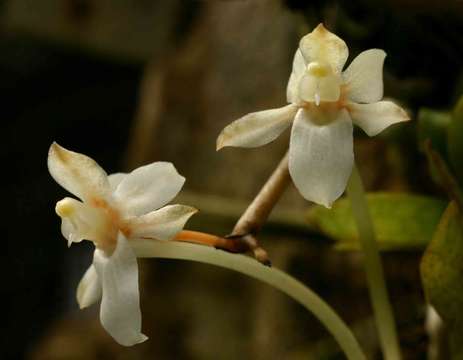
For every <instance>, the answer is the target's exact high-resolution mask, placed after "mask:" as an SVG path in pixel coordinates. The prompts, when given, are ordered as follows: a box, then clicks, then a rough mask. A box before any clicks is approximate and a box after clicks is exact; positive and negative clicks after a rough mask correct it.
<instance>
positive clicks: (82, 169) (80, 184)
mask: <svg viewBox="0 0 463 360" xmlns="http://www.w3.org/2000/svg"><path fill="white" fill-rule="evenodd" d="M48 170H49V171H50V174H51V176H52V177H53V179H55V181H56V182H57V183H58V184H60V185H61V186H62V187H63V188H65V189H66V190H67V191H69V192H70V193H72V194H74V195H75V196H77V197H79V198H80V199H82V200H89V199H92V198H95V197H100V198H104V197H105V196H106V195H107V194H108V191H109V183H108V178H107V175H106V172H105V171H104V170H103V169H102V168H101V167H100V166H99V165H98V164H97V163H96V162H95V161H94V160H93V159H91V158H89V157H88V156H85V155H83V154H79V153H76V152H73V151H69V150H66V149H65V148H63V147H61V146H59V145H58V144H57V143H53V144H51V146H50V150H49V151H48Z"/></svg>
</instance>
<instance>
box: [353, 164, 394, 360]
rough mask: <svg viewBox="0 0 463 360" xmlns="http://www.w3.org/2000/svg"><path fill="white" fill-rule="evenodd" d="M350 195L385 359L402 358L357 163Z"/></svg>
mask: <svg viewBox="0 0 463 360" xmlns="http://www.w3.org/2000/svg"><path fill="white" fill-rule="evenodd" d="M347 194H348V196H349V198H350V202H351V206H352V213H353V215H354V219H355V222H356V224H357V229H358V235H359V239H360V243H361V246H362V249H363V252H364V259H365V260H364V261H365V267H366V275H367V280H368V285H369V290H370V299H371V302H372V306H373V311H374V314H375V320H376V327H377V329H378V333H379V339H380V343H381V347H382V351H383V355H384V359H386V360H399V359H400V358H401V355H400V347H399V341H398V337H397V331H396V327H395V321H394V315H393V312H392V306H391V303H390V302H389V297H388V293H387V288H386V282H385V278H384V272H383V267H382V264H381V258H380V255H379V251H378V246H377V244H376V236H375V231H374V227H373V223H372V220H371V217H370V212H369V209H368V204H367V200H366V196H365V191H364V189H363V183H362V179H361V177H360V174H359V172H358V169H357V166H356V165H354V168H353V171H352V175H351V177H350V180H349V184H348V185H347Z"/></svg>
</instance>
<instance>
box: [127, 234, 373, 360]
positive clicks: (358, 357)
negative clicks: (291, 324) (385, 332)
mask: <svg viewBox="0 0 463 360" xmlns="http://www.w3.org/2000/svg"><path fill="white" fill-rule="evenodd" d="M132 244H133V248H134V250H135V252H136V254H137V256H138V257H144V258H166V259H180V260H191V261H197V262H201V263H206V264H212V265H216V266H220V267H224V268H227V269H230V270H234V271H237V272H239V273H242V274H245V275H248V276H250V277H252V278H255V279H257V280H260V281H262V282H264V283H267V284H269V285H271V286H273V287H274V288H276V289H278V290H280V291H282V292H283V293H285V294H287V295H289V296H290V297H291V298H293V299H294V300H295V301H297V302H298V303H300V304H301V305H302V306H304V307H305V308H306V309H307V310H309V311H310V312H312V313H313V315H315V316H316V317H317V318H318V319H319V320H320V322H321V323H322V324H323V325H324V326H325V327H326V328H327V329H328V331H329V332H330V333H331V334H332V335H333V337H334V338H335V339H336V340H337V342H338V343H339V346H340V347H341V349H342V350H343V351H344V353H345V354H346V356H347V358H348V359H350V360H363V359H366V357H365V355H364V353H363V352H362V350H361V348H360V346H359V344H358V342H357V340H356V339H355V337H354V335H353V334H352V332H351V331H350V329H349V328H348V327H347V325H346V324H345V323H344V322H343V321H342V320H341V318H340V317H339V316H338V315H337V314H336V313H335V312H334V311H333V310H332V309H331V307H330V306H329V305H328V304H327V303H325V302H324V301H323V300H322V299H321V298H320V297H319V296H318V295H317V294H315V293H314V292H313V291H312V290H310V289H309V288H308V287H306V286H305V285H303V284H302V283H301V282H299V281H297V280H296V279H294V278H293V277H291V276H290V275H288V274H286V273H284V272H283V271H281V270H278V269H276V268H274V267H272V268H271V267H268V266H263V265H262V264H260V263H259V262H257V261H255V260H254V259H251V258H249V257H247V256H243V255H237V254H230V253H227V252H224V251H220V250H216V249H213V248H210V247H207V246H200V245H195V244H187V243H182V242H177V241H158V240H138V241H136V242H133V243H132Z"/></svg>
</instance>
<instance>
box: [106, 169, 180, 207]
mask: <svg viewBox="0 0 463 360" xmlns="http://www.w3.org/2000/svg"><path fill="white" fill-rule="evenodd" d="M184 183H185V178H184V177H183V176H181V175H179V173H178V172H177V170H176V169H175V167H174V165H172V164H171V163H169V162H161V161H159V162H155V163H152V164H149V165H145V166H142V167H139V168H138V169H135V170H134V171H132V172H131V173H130V174H127V176H126V177H125V178H124V179H123V180H122V181H121V182H120V184H119V185H118V186H117V189H116V191H115V192H114V194H113V196H114V200H115V201H116V203H117V204H118V207H119V208H120V209H122V211H124V212H125V215H126V216H141V215H144V214H147V213H149V212H150V211H152V210H155V209H159V208H160V207H161V206H163V205H165V204H166V203H168V202H169V201H170V200H172V199H173V198H174V197H175V196H176V195H177V194H178V192H179V191H180V189H181V188H182V186H183V184H184Z"/></svg>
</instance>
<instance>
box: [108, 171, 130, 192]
mask: <svg viewBox="0 0 463 360" xmlns="http://www.w3.org/2000/svg"><path fill="white" fill-rule="evenodd" d="M126 176H127V174H126V173H115V174H111V175H109V176H108V181H109V187H110V188H111V191H112V192H114V191H116V189H117V187H118V186H119V184H120V183H121V181H122V180H123V179H124V178H125V177H126Z"/></svg>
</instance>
